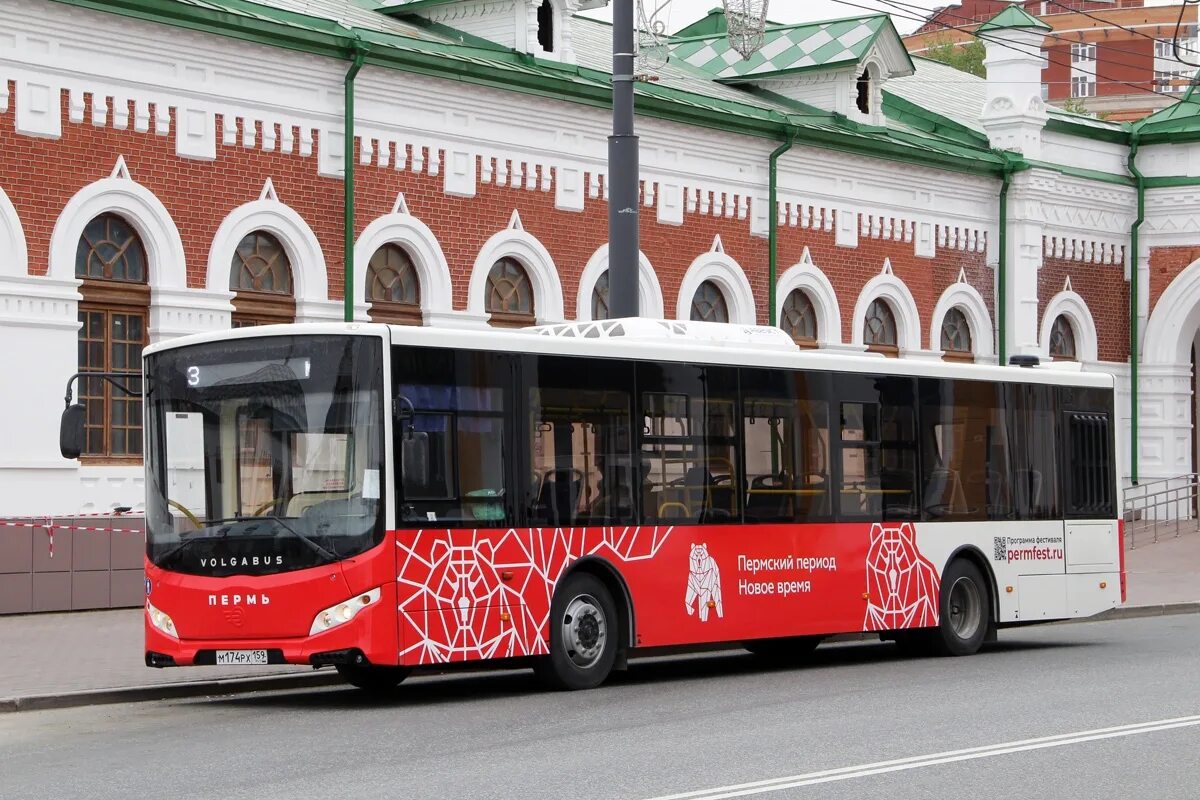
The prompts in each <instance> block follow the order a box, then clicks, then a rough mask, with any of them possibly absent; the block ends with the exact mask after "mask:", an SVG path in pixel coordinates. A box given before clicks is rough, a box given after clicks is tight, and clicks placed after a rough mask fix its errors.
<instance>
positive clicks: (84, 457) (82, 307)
mask: <svg viewBox="0 0 1200 800" xmlns="http://www.w3.org/2000/svg"><path fill="white" fill-rule="evenodd" d="M79 292H80V294H81V295H83V299H82V300H80V301H79V313H80V314H83V313H86V312H92V313H97V312H98V313H102V314H104V315H105V325H104V362H105V363H104V365H103V369H102V370H99V371H111V367H112V365H111V363H110V362H111V359H112V338H111V337H112V333H111V330H112V329H111V315H112V314H126V315H133V314H139V315H141V317H142V347H143V348H144V347H145V346H146V345H148V344H149V342H150V286H149V284H146V283H135V282H132V281H129V282H126V281H119V280H104V279H100V278H85V279H83V283H82V284H81V285H80V287H79ZM83 332H84V331H83V330H82V329H81V331H80V333H81V334H82V333H83ZM82 366H83V365H82V364H78V362H77V368H78V369H79V371H80V372H83V373H85V374H86V371H85V370H83V369H82ZM129 375H130V377H131V378H138V377H140V375H141V369H140V365H139V369H137V370H136V371H131V372H130V373H129ZM80 380H81V381H82V380H85V378H84V377H82V376H81V378H80ZM100 383H101V385H102V386H103V392H104V394H103V395H102V401H103V403H104V426H103V428H102V431H103V439H104V447H103V450H104V452H103V453H81V454H80V456H79V463H80V464H82V465H84V466H136V465H139V464H142V463H144V461H143V459H144V457H145V455H144V454H145V444H146V440H145V434H144V432H143V436H142V453H141V454H139V455H133V454H126V455H113V454H112V452H111V450H112V427H113V425H112V408H113V392H114V391H117V390H116V389H115V388H114V387H113V385H112V384H111V383H109V382H108V381H100ZM79 394H80V396H81V397H82V395H83V392H82V390H80V392H79ZM139 409H140V405H139ZM138 420H139V425H138V427H139V428H140V427H141V425H140V422H141V416H140V413H139V416H138ZM85 438H86V436H85ZM85 447H86V441H85Z"/></svg>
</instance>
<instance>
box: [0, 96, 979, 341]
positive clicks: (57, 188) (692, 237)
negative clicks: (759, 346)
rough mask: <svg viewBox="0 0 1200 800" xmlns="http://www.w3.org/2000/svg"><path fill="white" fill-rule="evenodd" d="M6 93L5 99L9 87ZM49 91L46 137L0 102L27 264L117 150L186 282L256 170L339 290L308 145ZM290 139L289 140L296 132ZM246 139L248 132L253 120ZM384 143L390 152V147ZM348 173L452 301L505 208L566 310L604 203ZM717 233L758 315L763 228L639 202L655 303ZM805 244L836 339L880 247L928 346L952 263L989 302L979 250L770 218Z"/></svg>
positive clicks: (784, 246) (361, 222)
mask: <svg viewBox="0 0 1200 800" xmlns="http://www.w3.org/2000/svg"><path fill="white" fill-rule="evenodd" d="M12 96H13V97H14V98H15V96H16V95H15V92H13V93H12ZM61 103H62V120H63V128H62V137H61V138H60V139H42V138H31V137H27V136H20V135H17V134H16V132H15V130H14V118H15V114H14V113H13V111H14V109H13V108H12V107H11V106H10V109H9V111H8V113H6V114H4V115H0V153H2V154H3V157H0V185H3V186H4V189H5V191H6V192H7V194H8V196H9V198H10V199H11V200H12V202H13V205H14V206H15V207H16V209H17V213H18V215H19V216H20V218H21V222H22V224H23V226H24V229H25V234H26V239H27V241H28V245H29V264H30V272H31V273H32V274H35V275H42V274H45V273H46V271H47V259H48V248H49V243H50V237H51V233H52V231H53V228H54V224H55V222H56V220H57V219H58V216H59V214H60V213H61V211H62V209H63V207H64V206H65V205H66V203H67V202H68V200H70V198H71V197H72V196H73V195H74V194H75V193H76V192H78V191H79V190H80V189H81V188H83V187H84V186H86V185H87V184H90V183H92V182H94V181H96V180H100V179H102V178H106V177H108V176H109V174H110V173H111V172H112V168H113V165H114V164H115V163H116V160H117V158H118V157H119V156H123V157H124V159H125V162H126V165H127V166H128V168H129V172H130V175H131V177H132V178H133V179H134V180H135V181H137V182H138V183H140V184H142V185H144V186H146V187H147V188H148V189H149V190H150V191H152V192H153V193H154V194H155V195H156V196H157V197H158V198H159V199H160V200H161V201H162V203H163V205H164V206H165V207H166V208H167V211H168V212H169V213H170V214H171V216H172V218H173V219H174V221H175V224H176V225H177V226H178V228H179V232H180V235H181V237H182V239H183V246H184V253H185V257H186V259H187V268H188V285H189V286H192V287H202V286H203V285H204V283H205V280H206V270H207V262H208V252H209V247H210V244H211V242H212V239H213V236H214V234H215V233H216V230H217V228H218V226H219V225H220V223H221V221H222V220H223V219H224V218H225V217H226V216H227V215H228V214H229V212H230V211H232V210H233V209H234V208H236V207H238V206H240V205H242V204H244V203H247V202H251V201H253V200H257V199H258V197H259V195H260V193H261V191H262V187H263V184H264V182H265V181H266V179H267V178H268V177H269V178H271V179H272V181H273V183H274V186H275V190H276V193H277V194H278V196H279V198H280V200H281V201H282V202H284V203H286V204H287V205H289V206H291V207H292V208H294V209H295V210H296V211H297V212H298V213H299V214H300V215H301V216H302V217H303V218H304V219H305V221H306V222H307V223H308V224H309V225H310V226H311V227H312V229H313V231H314V232H315V233H316V235H317V238H318V239H319V241H320V242H321V246H322V249H323V251H324V255H325V261H326V266H327V268H328V273H329V295H330V297H331V298H341V297H342V286H343V282H342V263H343V262H342V248H343V243H342V182H341V181H340V180H337V179H333V178H325V177H321V176H320V175H318V174H317V156H316V155H315V147H314V155H312V156H309V157H306V158H305V157H301V156H299V155H294V154H284V153H280V152H264V151H263V150H261V149H260V148H258V147H255V148H244V147H242V146H241V145H240V144H239V145H234V146H228V147H227V146H224V145H221V144H220V141H221V131H220V130H218V131H217V141H218V145H217V155H216V159H215V160H213V161H200V160H188V159H180V158H178V157H176V155H175V152H174V123H172V130H171V135H168V136H158V135H156V134H155V133H153V132H146V133H138V132H136V131H134V130H132V129H129V130H124V131H119V130H116V129H114V128H112V127H111V125H109V126H106V127H96V126H93V125H91V124H90V122H84V123H71V122H70V121H69V120H68V117H67V95H66V93H65V92H64V93H63V95H62V97H61ZM85 104H86V109H85V119H86V120H90V115H91V96H90V95H85ZM131 117H132V114H131ZM109 119H110V121H111V116H110V117H109ZM295 139H296V140H297V141H298V140H299V135H298V132H296V136H295ZM239 141H240V136H239ZM257 141H258V142H261V131H259V132H258V136H257ZM392 156H393V158H392V159H391V161H392V162H393V163H394V161H395V159H394V156H395V153H393V154H392ZM356 181H357V193H356V200H355V202H356V214H355V235H356V236H357V235H358V234H359V233H361V232H362V230H363V228H365V227H366V225H367V224H369V223H370V222H371V221H372V220H374V219H376V218H377V217H379V216H381V215H383V214H386V213H388V212H389V211H390V210H391V208H392V205H393V203H394V202H395V198H396V194H397V193H398V192H404V194H405V200H406V202H407V204H408V207H409V210H410V211H411V212H412V213H413V214H414V215H415V216H417V217H418V218H420V219H421V220H422V221H424V222H425V223H426V224H427V225H429V227H430V228H431V229H432V231H433V232H434V234H435V235H436V236H437V238H438V240H439V241H440V243H441V245H442V248H443V251H444V252H445V254H446V258H447V260H448V262H449V265H450V272H451V278H452V281H453V286H454V307H455V308H457V309H462V308H465V307H466V305H467V297H466V292H467V288H468V282H469V280H470V274H471V269H472V267H473V265H474V262H475V257H476V255H477V254H478V252H479V250H480V248H481V247H482V246H483V244H484V242H485V241H487V239H488V238H490V237H491V236H492V235H493V234H494V233H496V232H497V231H500V230H503V229H504V228H505V227H506V226H507V225H508V222H509V218H510V216H511V214H512V211H513V209H514V208H515V209H517V210H518V211H519V212H520V214H521V220H522V223H523V225H524V227H525V229H526V230H527V231H528V232H529V233H531V234H533V235H534V236H536V237H537V238H538V239H539V240H540V241H541V242H542V243H543V244H544V245H545V246H546V248H547V249H548V250H549V251H550V254H551V256H552V257H553V259H554V261H555V263H556V264H557V265H558V268H559V273H560V279H561V282H562V285H563V295H564V296H563V304H564V309H565V311H566V316H567V317H568V318H570V317H573V316H574V309H575V303H576V298H575V294H576V287H577V284H578V280H579V276H580V274H581V273H582V271H583V268H584V266H585V265H586V264H587V262H588V260H589V259H590V258H591V256H592V254H593V253H594V252H595V251H596V249H597V248H598V247H600V245H601V244H603V243H604V242H605V241H606V238H607V218H608V212H607V204H606V203H605V202H604V201H602V200H598V199H597V200H592V199H587V200H586V201H585V209H584V212H583V213H576V212H568V211H560V210H557V209H555V207H554V192H553V191H549V192H542V191H526V190H524V189H513V188H507V187H504V188H501V187H497V186H495V185H486V186H480V187H479V188H478V194H477V196H476V197H474V198H460V197H449V196H447V195H445V194H444V193H443V192H442V184H443V178H442V177H441V176H430V175H427V174H414V173H412V172H411V171H408V170H396V169H394V168H392V167H385V168H381V167H379V166H377V162H375V163H373V164H371V165H366V166H363V165H360V166H359V167H358V170H357V175H356ZM717 235H720V237H721V240H722V243H723V245H724V250H725V252H726V253H727V254H728V255H729V256H730V257H732V258H733V259H734V260H736V261H737V262H738V263H739V264H740V265H741V266H742V268H743V269H744V270H745V272H746V275H747V277H748V279H749V281H750V285H751V288H752V289H753V291H754V295H755V298H756V301H757V307H758V321H759V322H760V323H766V322H767V320H768V307H767V295H768V244H767V240H766V239H765V238H763V237H754V236H751V235H750V222H749V220H748V219H741V220H738V219H728V218H726V217H723V216H722V217H713V216H706V215H701V214H692V213H689V214H685V217H684V224H683V225H682V226H675V225H662V224H659V223H658V221H657V219H656V215H655V212H654V210H653V209H646V208H643V213H642V249H643V251H644V252H645V254H646V256H647V258H649V259H650V262H651V263H652V264H653V265H654V268H655V271H656V273H657V275H658V279H659V282H660V284H661V285H662V288H663V295H664V297H663V299H664V306H665V309H666V313H667V315H668V316H674V310H675V306H676V299H677V293H678V290H679V284H680V282H681V281H682V279H683V275H684V273H685V272H686V271H687V269H688V267H689V266H690V265H691V263H692V261H693V260H694V259H695V258H696V257H697V256H699V255H701V254H703V253H706V252H708V251H709V250H710V249H711V247H712V243H713V239H714V237H715V236H717ZM806 246H807V247H809V248H810V251H811V254H812V257H813V260H814V262H815V263H816V265H817V266H818V267H819V268H820V269H822V270H823V271H824V272H825V273H826V275H827V276H828V277H829V279H830V281H831V282H832V283H833V286H834V288H835V290H836V291H837V293H838V297H839V303H840V304H841V309H842V315H843V336H844V338H845V339H846V340H847V341H848V340H849V339H850V338H851V335H850V334H851V330H852V327H851V326H852V324H855V323H852V322H851V320H850V319H849V317H850V316H851V315H852V314H853V310H854V305H855V303H856V301H857V299H858V295H859V293H860V292H861V290H862V287H863V286H864V285H865V284H866V283H867V281H869V280H870V279H871V278H873V277H875V276H876V275H877V274H879V272H880V270H881V268H882V266H883V261H884V259H885V258H890V259H891V262H892V268H893V271H894V272H895V274H896V276H897V277H899V278H900V279H901V280H903V281H904V282H905V283H906V284H907V285H908V287H909V289H910V290H911V291H912V293H913V296H914V298H915V300H916V303H917V308H918V311H919V313H920V316H921V325H922V330H921V342H922V346H923V347H927V346H928V326H929V315H930V314H931V313H932V311H933V307H934V305H935V304H936V303H937V299H938V297H939V296H940V295H941V293H942V291H943V290H944V289H945V288H946V287H947V286H948V285H949V284H951V283H953V282H954V281H955V280H956V279H957V276H958V273H959V269H960V268H964V269H965V270H966V274H967V278H968V280H969V281H970V282H971V284H972V285H973V286H974V287H975V288H976V289H978V290H979V292H980V293H981V294H982V295H983V296H984V298H985V299H986V300H987V301H988V303H989V306H990V305H991V296H992V275H991V272H990V271H989V270H987V269H986V267H985V266H984V256H983V254H982V253H961V252H956V251H953V250H949V249H942V250H941V251H939V255H938V257H937V258H936V259H933V260H929V259H918V258H916V257H915V256H914V255H913V244H912V243H911V242H908V243H906V242H900V241H881V240H875V239H869V238H867V237H862V238H861V239H860V243H859V247H857V248H841V247H837V246H835V245H834V235H833V233H826V232H823V231H813V230H803V229H799V228H791V227H787V226H782V227H781V228H780V254H779V269H780V272H781V273H782V271H783V270H785V269H787V268H788V267H789V266H791V265H792V264H795V263H796V262H798V261H799V259H800V256H801V253H802V251H803V249H804V247H806Z"/></svg>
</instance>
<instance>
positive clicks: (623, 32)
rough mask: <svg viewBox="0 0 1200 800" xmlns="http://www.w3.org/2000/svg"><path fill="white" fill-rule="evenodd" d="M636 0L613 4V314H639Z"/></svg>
mask: <svg viewBox="0 0 1200 800" xmlns="http://www.w3.org/2000/svg"><path fill="white" fill-rule="evenodd" d="M633 3H634V0H616V1H615V4H614V6H613V75H612V84H613V132H612V136H610V137H608V187H607V188H608V269H609V273H608V291H609V308H610V310H611V313H612V316H614V317H618V318H620V317H636V316H638V313H639V309H638V257H639V254H640V252H641V247H640V244H639V241H638V239H639V235H640V234H639V227H638V226H639V212H638V209H639V206H640V205H641V202H640V198H639V194H640V192H639V186H638V137H637V135H636V134H635V133H634V130H633V64H634V47H633V41H634V25H633Z"/></svg>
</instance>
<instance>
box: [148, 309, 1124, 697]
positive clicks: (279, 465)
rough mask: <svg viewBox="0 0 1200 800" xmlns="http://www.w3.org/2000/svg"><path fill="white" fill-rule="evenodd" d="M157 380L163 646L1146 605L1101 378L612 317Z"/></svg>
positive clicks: (572, 665)
mask: <svg viewBox="0 0 1200 800" xmlns="http://www.w3.org/2000/svg"><path fill="white" fill-rule="evenodd" d="M145 376H146V377H145V386H146V401H145V408H146V413H145V432H146V470H147V480H146V490H147V492H146V493H147V499H146V514H147V520H146V521H147V547H146V663H147V664H148V665H150V666H155V667H167V666H176V665H193V664H282V663H289V664H311V665H316V666H323V665H334V666H336V667H337V669H338V670H339V672H341V674H342V675H343V676H344V677H345V678H346V679H347V680H348V681H349V682H350V683H353V684H355V685H358V686H362V687H367V688H381V687H390V686H394V685H395V684H396V683H398V682H399V681H400V680H402V679H403V678H404V677H405V676H406V675H408V674H409V673H410V672H411V671H412V670H413V669H414V668H419V667H427V666H435V667H436V666H444V665H447V664H451V663H456V662H482V661H487V660H496V659H527V660H528V663H529V664H530V665H532V666H533V667H534V668H535V670H536V671H537V672H538V674H539V676H541V677H542V678H543V679H544V680H545V681H546V682H548V683H549V684H551V685H553V686H557V687H562V688H576V689H577V688H588V687H592V686H596V685H597V684H599V683H600V682H602V681H603V680H604V679H605V677H606V676H607V675H608V674H609V672H610V671H611V670H612V669H613V668H614V666H618V665H620V664H622V663H624V660H625V659H626V658H627V656H628V655H630V654H634V653H636V652H638V651H643V652H644V649H647V648H655V647H660V646H667V645H671V646H688V645H702V644H709V643H716V642H740V643H742V644H743V645H744V646H745V647H746V648H747V649H749V650H751V651H753V652H755V653H760V654H766V655H772V656H787V655H789V654H799V653H803V652H805V651H806V650H809V649H811V648H812V647H814V646H816V644H817V643H819V642H820V641H821V639H822V638H823V637H827V636H830V635H834V634H840V633H848V632H863V631H868V632H878V633H879V634H880V636H881V637H882V638H885V639H892V640H895V641H896V642H897V643H898V644H899V645H901V646H902V647H904V648H906V649H911V650H929V651H935V652H939V653H944V654H952V655H966V654H970V653H974V652H975V651H977V650H978V649H979V648H980V646H981V644H982V643H983V642H984V641H987V640H990V639H991V638H994V636H995V632H996V630H997V629H998V628H1003V627H1006V626H1013V625H1022V624H1028V623H1034V622H1044V621H1047V620H1055V619H1064V618H1069V617H1081V616H1087V615H1092V614H1096V613H1098V612H1100V611H1103V610H1105V609H1109V608H1113V607H1114V606H1117V605H1119V604H1120V603H1121V602H1122V601H1123V594H1124V565H1123V562H1122V548H1121V538H1120V537H1121V530H1120V522H1119V520H1118V513H1117V508H1118V491H1119V489H1118V485H1117V479H1116V470H1115V437H1114V431H1115V429H1116V423H1117V418H1116V417H1115V413H1114V406H1113V381H1112V378H1111V376H1108V375H1101V374H1090V373H1081V372H1078V371H1074V372H1072V371H1069V370H1064V369H1061V368H1058V367H1055V366H1050V365H1047V366H1040V367H1039V366H1031V367H1029V368H1022V367H1013V366H1010V367H992V366H981V365H980V366H977V365H962V364H951V363H941V362H931V361H918V360H911V361H910V360H894V359H885V358H882V357H879V356H874V355H847V354H843V353H836V354H834V353H828V352H820V351H811V350H801V349H799V348H797V347H796V346H795V345H794V344H793V343H792V342H791V340H790V339H789V338H788V337H787V336H786V335H785V334H784V333H783V332H781V331H779V330H777V329H774V328H761V327H744V326H733V325H714V324H706V323H678V322H666V321H661V320H615V321H607V322H595V323H576V324H565V325H558V326H547V327H543V328H536V329H529V330H524V331H502V330H486V331H484V330H465V329H464V330H449V329H429V328H410V327H401V326H385V325H372V324H361V325H356V324H349V325H286V326H270V327H263V328H246V329H240V330H233V331H226V332H221V333H217V334H203V335H198V336H190V337H185V338H180V339H174V340H171V341H168V342H163V343H159V344H156V345H153V346H151V347H149V348H147V349H146V354H145ZM506 663H509V664H513V663H522V662H513V661H508V662H506Z"/></svg>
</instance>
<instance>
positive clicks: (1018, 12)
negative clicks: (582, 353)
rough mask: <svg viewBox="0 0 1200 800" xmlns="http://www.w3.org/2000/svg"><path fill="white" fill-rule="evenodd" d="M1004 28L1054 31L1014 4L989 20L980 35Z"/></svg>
mask: <svg viewBox="0 0 1200 800" xmlns="http://www.w3.org/2000/svg"><path fill="white" fill-rule="evenodd" d="M1002 28H1033V29H1034V30H1039V31H1051V30H1054V29H1053V28H1051V27H1050V26H1049V25H1047V24H1046V23H1044V22H1042V21H1041V20H1040V19H1038V18H1037V17H1035V16H1033V15H1032V14H1030V13H1029V12H1028V11H1026V10H1025V9H1023V8H1021V6H1020V5H1017V4H1013V5H1010V6H1009V7H1008V8H1006V9H1004V10H1003V11H1001V12H1000V13H999V14H997V15H996V16H994V17H992V18H991V19H989V20H988V21H987V22H985V23H983V24H982V25H980V26H979V31H978V32H979V33H983V32H984V31H998V30H1001V29H1002Z"/></svg>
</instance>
